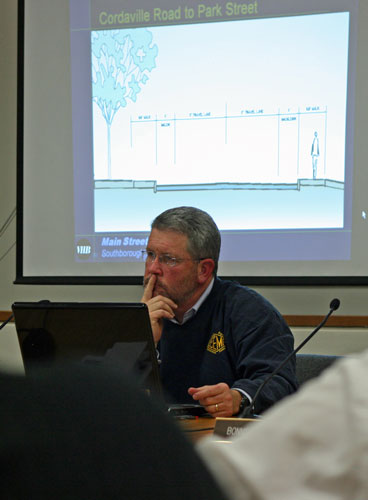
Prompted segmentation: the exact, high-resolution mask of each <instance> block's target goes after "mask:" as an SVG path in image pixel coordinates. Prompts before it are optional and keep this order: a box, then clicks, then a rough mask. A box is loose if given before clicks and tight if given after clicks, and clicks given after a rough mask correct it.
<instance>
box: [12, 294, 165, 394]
mask: <svg viewBox="0 0 368 500" xmlns="http://www.w3.org/2000/svg"><path fill="white" fill-rule="evenodd" d="M12 309H13V313H14V321H15V327H16V331H17V336H18V341H19V346H20V350H21V354H22V359H23V364H24V370H25V373H26V375H27V373H29V372H30V371H31V370H32V369H33V368H34V367H37V366H40V364H43V365H50V364H54V363H65V362H81V363H86V364H94V365H100V364H101V365H106V366H110V367H113V368H114V369H115V368H116V369H120V370H122V371H125V372H128V373H132V374H133V375H134V378H135V379H136V380H137V381H138V383H139V384H140V385H141V386H142V387H143V388H144V389H146V390H147V391H149V392H155V393H156V394H159V395H162V387H161V381H160V377H159V369H158V361H157V354H156V349H155V345H154V341H153V336H152V330H151V323H150V320H149V315H148V309H147V306H146V305H145V304H143V303H140V302H139V303H110V302H109V303H101V302H98V303H94V302H49V301H41V302H15V303H14V304H13V305H12Z"/></svg>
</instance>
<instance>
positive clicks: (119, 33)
mask: <svg viewBox="0 0 368 500" xmlns="http://www.w3.org/2000/svg"><path fill="white" fill-rule="evenodd" d="M152 38H153V37H152V33H151V32H150V31H148V30H147V29H145V28H139V29H131V30H128V29H127V30H108V31H94V32H92V39H91V45H92V100H93V102H95V103H96V104H97V105H98V107H99V108H100V110H101V113H102V116H103V117H104V119H105V121H106V125H107V172H108V174H107V176H108V178H109V179H111V124H112V122H113V119H114V117H115V115H116V113H117V112H118V111H119V109H120V108H125V107H126V106H127V103H128V102H127V101H128V100H130V101H132V102H136V100H137V95H138V94H139V92H141V86H142V85H144V84H146V82H147V80H148V78H149V77H148V73H150V72H151V71H152V70H153V68H155V66H156V63H155V60H156V57H157V53H158V48H157V45H152Z"/></svg>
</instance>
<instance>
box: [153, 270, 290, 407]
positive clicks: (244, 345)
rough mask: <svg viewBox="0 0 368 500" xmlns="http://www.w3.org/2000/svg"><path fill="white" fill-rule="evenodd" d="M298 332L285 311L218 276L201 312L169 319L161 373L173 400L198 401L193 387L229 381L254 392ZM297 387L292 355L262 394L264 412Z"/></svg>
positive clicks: (166, 323) (169, 398)
mask: <svg viewBox="0 0 368 500" xmlns="http://www.w3.org/2000/svg"><path fill="white" fill-rule="evenodd" d="M293 345H294V338H293V335H292V333H291V331H290V329H289V327H288V326H287V325H286V323H285V321H284V320H283V318H282V317H281V315H280V313H279V312H278V311H277V310H276V309H275V308H274V307H273V306H272V305H271V304H270V303H269V302H268V301H267V300H266V299H265V298H263V297H262V296H261V295H259V294H258V293H257V292H255V291H254V290H251V289H249V288H247V287H244V286H241V285H239V284H238V283H235V282H233V281H223V280H221V279H219V278H216V279H215V283H214V286H213V288H212V290H211V293H210V295H209V296H208V297H207V299H206V300H205V301H204V303H203V304H202V305H201V307H200V308H199V310H198V312H197V314H196V315H195V316H194V317H193V318H191V319H190V320H188V321H187V322H186V323H184V324H183V325H178V324H175V323H173V322H171V321H168V320H165V322H164V329H163V333H162V337H161V341H160V343H159V351H160V358H161V366H160V373H161V379H162V383H163V386H164V389H165V391H166V396H167V399H168V401H170V402H176V403H193V399H192V397H191V396H189V395H188V392H187V391H188V388H189V387H200V386H202V385H212V384H217V383H219V382H226V383H227V384H228V385H229V386H230V387H233V388H240V389H243V390H244V391H246V392H247V393H248V394H249V395H250V396H251V397H253V396H254V394H255V392H256V390H257V388H258V387H259V385H260V384H261V383H262V381H263V380H264V379H265V378H266V377H267V376H268V375H269V374H270V373H271V372H272V371H273V370H274V369H275V368H276V366H277V365H278V364H279V363H280V362H281V361H282V360H284V359H285V358H286V356H287V355H288V354H289V353H290V352H291V351H292V349H293ZM296 388H297V380H296V374H295V359H294V358H293V359H292V361H291V362H290V363H288V364H287V365H286V366H285V367H284V368H283V369H282V370H281V372H280V374H279V375H277V376H276V377H274V378H273V379H272V380H271V381H270V383H268V384H266V386H265V387H264V389H263V390H262V392H261V393H260V396H259V398H258V400H257V401H258V404H257V405H256V408H255V410H256V412H258V413H259V412H262V411H263V410H265V409H266V408H268V407H269V406H271V405H272V404H273V403H275V402H276V401H278V400H280V399H281V398H283V397H284V396H286V395H288V394H290V393H292V392H293V391H295V390H296Z"/></svg>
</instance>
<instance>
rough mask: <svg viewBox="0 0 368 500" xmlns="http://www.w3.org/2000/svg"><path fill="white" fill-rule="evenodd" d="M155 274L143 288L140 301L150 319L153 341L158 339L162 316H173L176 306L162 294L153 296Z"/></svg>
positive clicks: (160, 331) (160, 332) (161, 326)
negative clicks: (145, 305) (144, 305)
mask: <svg viewBox="0 0 368 500" xmlns="http://www.w3.org/2000/svg"><path fill="white" fill-rule="evenodd" d="M156 279H157V278H156V276H155V275H154V274H153V275H152V276H151V277H150V279H149V280H148V283H147V285H146V287H145V289H144V292H143V296H142V299H141V302H144V303H145V304H147V307H148V312H149V316H150V320H151V327H152V333H153V338H154V341H155V343H156V344H157V342H158V341H159V340H160V338H161V334H162V328H163V322H162V319H163V318H169V319H171V318H173V317H174V316H175V314H174V310H175V309H176V308H177V307H178V306H177V305H176V304H175V302H174V301H172V300H171V299H169V298H168V297H164V296H163V295H157V296H156V297H153V296H152V295H153V289H154V287H155V283H156Z"/></svg>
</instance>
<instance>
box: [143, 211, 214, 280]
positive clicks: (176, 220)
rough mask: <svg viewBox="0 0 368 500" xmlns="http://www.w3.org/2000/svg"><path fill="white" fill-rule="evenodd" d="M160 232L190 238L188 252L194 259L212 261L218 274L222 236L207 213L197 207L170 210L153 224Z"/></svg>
mask: <svg viewBox="0 0 368 500" xmlns="http://www.w3.org/2000/svg"><path fill="white" fill-rule="evenodd" d="M151 228H152V229H157V230H158V231H175V232H177V233H181V234H184V235H185V236H187V238H188V247H187V250H188V252H189V254H190V255H191V257H192V258H193V259H204V258H208V259H212V260H213V261H214V262H215V268H214V274H216V272H217V266H218V259H219V255H220V247H221V235H220V231H219V230H218V227H217V226H216V224H215V221H214V220H213V219H212V217H211V216H210V215H208V213H207V212H204V211H203V210H200V209H199V208H195V207H177V208H169V209H168V210H165V212H162V214H160V215H158V216H157V217H156V218H155V219H154V221H153V222H152V224H151Z"/></svg>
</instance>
